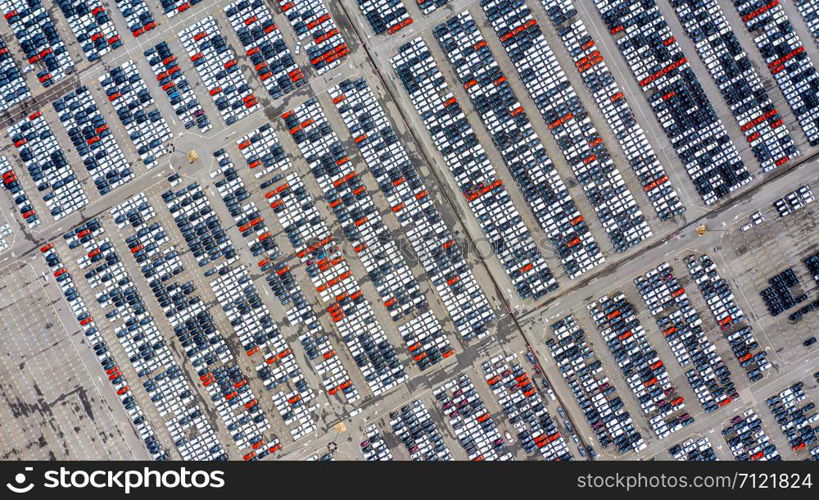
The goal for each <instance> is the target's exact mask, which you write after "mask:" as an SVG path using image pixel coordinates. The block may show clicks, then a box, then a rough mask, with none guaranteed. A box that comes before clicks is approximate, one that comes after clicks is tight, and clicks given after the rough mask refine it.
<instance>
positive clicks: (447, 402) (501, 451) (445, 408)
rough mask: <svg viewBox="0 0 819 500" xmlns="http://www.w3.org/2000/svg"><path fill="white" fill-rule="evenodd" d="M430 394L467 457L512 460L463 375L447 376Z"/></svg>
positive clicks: (495, 426) (496, 429) (486, 411)
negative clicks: (445, 417)
mask: <svg viewBox="0 0 819 500" xmlns="http://www.w3.org/2000/svg"><path fill="white" fill-rule="evenodd" d="M432 394H433V396H435V400H436V401H437V402H438V405H439V408H438V409H439V410H440V411H441V412H442V413H443V414H445V415H446V416H447V418H448V419H449V425H450V426H451V427H452V429H454V430H455V436H456V437H457V438H458V442H459V443H461V446H462V447H463V449H464V451H465V452H466V454H467V456H468V457H469V459H470V460H472V461H473V462H478V461H483V460H503V461H505V460H511V459H512V452H511V451H509V448H508V447H507V444H506V442H505V441H504V440H503V437H501V435H500V431H499V430H498V426H497V424H496V423H495V420H494V419H493V418H492V414H491V413H490V412H489V410H488V409H487V408H486V405H485V404H484V403H483V400H482V399H481V397H480V395H478V392H477V390H476V389H475V386H474V385H473V384H472V381H471V380H470V379H469V377H468V376H467V375H466V374H464V373H461V374H460V375H458V376H457V377H455V378H453V379H450V380H449V381H447V382H446V383H444V384H443V385H442V386H440V387H438V388H437V389H435V390H434V391H433V392H432Z"/></svg>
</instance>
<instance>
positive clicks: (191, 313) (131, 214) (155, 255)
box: [112, 193, 233, 368]
mask: <svg viewBox="0 0 819 500" xmlns="http://www.w3.org/2000/svg"><path fill="white" fill-rule="evenodd" d="M112 215H114V217H115V218H114V221H115V222H116V223H117V225H118V226H119V227H120V229H121V230H122V228H124V227H126V226H128V225H130V226H132V227H133V229H134V230H135V231H136V232H135V233H134V234H131V235H129V236H127V237H126V238H125V242H126V244H127V245H128V248H129V250H130V252H131V254H132V255H133V257H134V259H135V260H136V262H137V263H138V264H140V265H141V267H140V270H141V271H142V274H143V276H144V277H145V279H146V280H147V281H148V285H149V286H150V288H151V291H152V292H153V294H154V297H155V298H156V300H157V302H159V305H160V307H161V308H162V311H163V312H164V314H165V317H166V318H167V319H168V321H169V322H170V324H171V327H172V328H173V330H174V334H175V335H176V336H177V338H178V339H179V341H180V343H181V345H182V347H183V349H184V350H185V354H186V355H187V357H188V358H189V359H190V361H191V363H192V364H193V366H194V367H196V368H201V367H202V366H210V365H213V364H215V363H219V362H221V363H228V362H230V361H231V360H232V359H233V355H232V353H231V352H230V350H229V349H228V347H227V345H226V344H225V342H224V340H223V339H221V337H220V334H219V332H218V331H217V330H216V325H215V323H214V321H213V318H212V317H211V316H210V313H209V312H208V311H207V308H206V307H205V305H204V303H203V301H202V299H201V297H200V296H199V295H197V294H196V285H195V284H194V282H193V281H191V280H188V281H184V282H183V281H181V280H183V279H184V277H183V276H181V274H182V273H183V272H184V271H185V266H184V265H183V263H182V259H181V256H180V254H179V251H177V249H176V247H175V246H173V245H171V244H170V240H169V238H168V236H167V233H166V232H165V229H164V228H163V227H162V224H161V223H160V222H158V221H155V222H151V221H152V220H154V218H155V217H156V212H155V211H154V209H153V207H152V206H151V204H150V202H149V201H148V199H147V198H146V197H145V195H144V194H142V193H140V194H138V195H136V196H133V197H131V198H129V199H127V200H126V201H124V202H123V203H121V204H120V205H117V206H116V207H114V209H113V210H112ZM177 276H179V277H177Z"/></svg>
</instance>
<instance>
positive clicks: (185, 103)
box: [144, 42, 213, 132]
mask: <svg viewBox="0 0 819 500" xmlns="http://www.w3.org/2000/svg"><path fill="white" fill-rule="evenodd" d="M144 55H145V57H146V58H147V59H148V63H149V64H150V65H151V70H152V71H153V72H154V76H156V79H157V80H158V81H159V85H160V86H161V87H162V90H164V91H165V95H167V96H168V99H169V100H170V101H171V106H173V110H174V113H176V116H178V117H179V119H180V120H181V121H182V123H183V125H184V126H185V129H186V130H187V129H190V128H192V127H193V126H194V125H196V127H197V128H198V129H199V131H200V132H207V131H208V130H210V129H211V128H213V125H211V123H210V119H209V118H208V116H207V115H206V114H205V110H204V109H203V108H202V104H200V102H199V99H198V98H197V97H196V94H194V92H193V87H192V86H191V84H190V83H189V82H188V80H187V78H185V75H184V74H183V73H182V68H181V67H180V66H179V61H177V59H176V56H175V55H174V54H173V52H171V48H170V47H169V46H168V42H159V43H158V44H156V45H155V46H153V47H151V48H150V49H147V50H146V51H145V52H144Z"/></svg>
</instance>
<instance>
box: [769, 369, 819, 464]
mask: <svg viewBox="0 0 819 500" xmlns="http://www.w3.org/2000/svg"><path fill="white" fill-rule="evenodd" d="M807 397H808V395H807V394H806V393H805V384H804V382H797V383H795V384H793V385H792V386H790V387H788V388H787V389H785V390H783V391H781V392H779V393H777V394H774V395H773V396H771V397H769V398H768V399H767V400H765V402H766V403H768V408H770V409H771V412H772V413H773V414H774V418H775V419H776V423H777V424H779V428H780V429H782V432H783V433H784V434H785V437H786V438H788V444H789V445H790V446H791V448H792V449H793V451H795V452H799V451H801V450H805V451H809V450H811V449H812V448H813V447H815V446H816V442H817V439H818V438H817V436H816V435H817V434H819V425H814V424H815V423H816V422H817V421H819V413H816V404H815V403H813V402H812V401H811V402H808V403H806V404H804V405H800V404H799V403H801V402H802V401H804V400H805V399H807Z"/></svg>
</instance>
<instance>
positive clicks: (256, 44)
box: [225, 0, 307, 99]
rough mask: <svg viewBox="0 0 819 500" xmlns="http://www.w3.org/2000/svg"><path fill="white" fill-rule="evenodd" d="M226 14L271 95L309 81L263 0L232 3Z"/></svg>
mask: <svg viewBox="0 0 819 500" xmlns="http://www.w3.org/2000/svg"><path fill="white" fill-rule="evenodd" d="M225 15H226V16H227V19H228V22H230V25H231V26H232V27H233V30H234V31H235V32H236V36H237V37H238V38H239V41H240V42H242V47H244V49H245V55H246V56H247V57H249V58H250V62H251V64H252V65H253V69H254V70H255V71H256V75H257V76H258V77H259V79H260V80H261V81H262V84H263V85H264V88H266V89H267V91H268V92H269V93H270V96H271V97H273V98H274V99H278V98H279V97H282V96H283V95H285V94H288V93H290V92H292V91H293V90H295V89H297V88H299V87H301V86H302V85H304V84H305V83H307V79H306V78H305V77H304V73H302V71H301V69H299V66H298V64H296V60H295V59H294V58H293V55H292V54H291V53H290V49H289V48H287V44H285V43H284V38H282V34H281V31H279V28H278V27H277V26H276V23H274V22H273V13H272V12H271V11H270V9H269V8H268V7H267V6H266V5H265V3H264V2H263V0H239V1H238V2H234V3H231V4H229V5H227V6H226V7H225Z"/></svg>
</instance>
